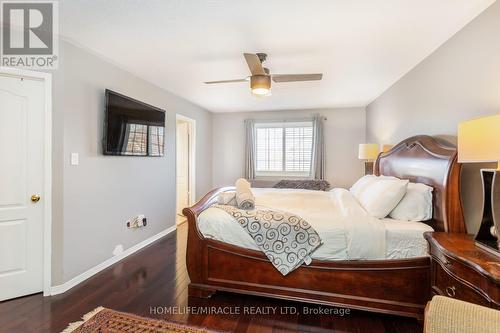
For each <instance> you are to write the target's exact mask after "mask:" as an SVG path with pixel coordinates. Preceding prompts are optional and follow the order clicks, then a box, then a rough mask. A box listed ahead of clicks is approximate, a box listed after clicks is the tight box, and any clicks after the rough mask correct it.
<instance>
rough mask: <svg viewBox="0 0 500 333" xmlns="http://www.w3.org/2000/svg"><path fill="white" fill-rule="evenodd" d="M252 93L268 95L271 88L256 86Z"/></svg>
mask: <svg viewBox="0 0 500 333" xmlns="http://www.w3.org/2000/svg"><path fill="white" fill-rule="evenodd" d="M252 94H254V95H267V94H269V89H267V88H255V89H252Z"/></svg>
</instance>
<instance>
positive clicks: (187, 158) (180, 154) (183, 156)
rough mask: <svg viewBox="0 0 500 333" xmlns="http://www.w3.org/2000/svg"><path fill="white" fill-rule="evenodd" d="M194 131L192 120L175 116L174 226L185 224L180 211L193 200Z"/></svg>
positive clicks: (194, 123)
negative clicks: (175, 195) (175, 197)
mask: <svg viewBox="0 0 500 333" xmlns="http://www.w3.org/2000/svg"><path fill="white" fill-rule="evenodd" d="M195 131H196V121H195V120H194V119H191V118H188V117H185V116H182V115H179V114H178V115H176V183H177V204H176V224H177V225H180V224H182V223H184V222H186V217H185V216H184V215H182V209H184V208H185V207H189V206H191V205H192V204H194V200H195V156H196V154H195V149H196V147H195V142H196V141H195Z"/></svg>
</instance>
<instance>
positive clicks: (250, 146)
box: [245, 119, 255, 179]
mask: <svg viewBox="0 0 500 333" xmlns="http://www.w3.org/2000/svg"><path fill="white" fill-rule="evenodd" d="M254 124H255V121H254V120H253V119H247V120H245V178H246V179H255V131H254Z"/></svg>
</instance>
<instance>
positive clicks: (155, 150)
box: [149, 126, 164, 156]
mask: <svg viewBox="0 0 500 333" xmlns="http://www.w3.org/2000/svg"><path fill="white" fill-rule="evenodd" d="M163 130H164V127H160V126H149V155H151V156H163V138H164V135H163Z"/></svg>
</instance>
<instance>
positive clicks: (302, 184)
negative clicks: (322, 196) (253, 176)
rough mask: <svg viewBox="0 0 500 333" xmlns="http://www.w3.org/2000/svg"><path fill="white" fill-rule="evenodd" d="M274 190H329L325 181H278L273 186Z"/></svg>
mask: <svg viewBox="0 0 500 333" xmlns="http://www.w3.org/2000/svg"><path fill="white" fill-rule="evenodd" d="M273 187H274V188H296V189H304V190H316V191H327V190H328V189H329V188H330V183H329V182H327V181H326V180H313V179H306V180H288V179H283V180H280V181H279V182H278V183H277V184H275V185H274V186H273Z"/></svg>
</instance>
